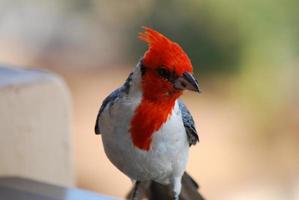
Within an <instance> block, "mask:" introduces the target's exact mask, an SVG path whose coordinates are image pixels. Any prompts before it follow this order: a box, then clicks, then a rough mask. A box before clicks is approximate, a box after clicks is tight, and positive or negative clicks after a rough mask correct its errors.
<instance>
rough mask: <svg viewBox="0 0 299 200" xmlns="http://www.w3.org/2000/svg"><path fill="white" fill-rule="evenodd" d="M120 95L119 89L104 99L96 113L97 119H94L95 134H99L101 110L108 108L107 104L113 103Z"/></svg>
mask: <svg viewBox="0 0 299 200" xmlns="http://www.w3.org/2000/svg"><path fill="white" fill-rule="evenodd" d="M120 93H121V88H118V89H116V90H115V91H113V92H112V93H111V94H110V95H109V96H107V97H106V98H105V99H104V101H103V103H102V106H101V108H100V111H99V113H98V116H97V119H96V125H95V127H94V131H95V133H96V134H100V126H99V118H100V116H101V114H102V112H103V110H104V109H105V108H106V106H108V104H110V103H112V102H114V101H115V100H116V99H117V98H118V97H119V96H120Z"/></svg>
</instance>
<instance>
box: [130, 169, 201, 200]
mask: <svg viewBox="0 0 299 200" xmlns="http://www.w3.org/2000/svg"><path fill="white" fill-rule="evenodd" d="M198 189H199V185H198V184H197V183H196V181H195V180H194V179H193V178H192V177H191V176H190V175H189V174H188V173H187V172H185V173H184V175H183V177H182V190H181V194H180V200H204V198H203V196H202V195H201V194H200V193H199V192H198ZM131 193H132V190H131V191H130V192H129V194H128V196H127V198H129V197H130V194H131ZM139 193H140V194H139V198H138V199H142V198H143V197H146V198H147V199H148V200H170V199H172V196H171V188H170V187H169V186H168V185H162V184H160V183H157V182H154V181H151V182H147V183H143V184H142V185H141V188H140V191H139Z"/></svg>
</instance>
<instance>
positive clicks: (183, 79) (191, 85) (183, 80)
mask: <svg viewBox="0 0 299 200" xmlns="http://www.w3.org/2000/svg"><path fill="white" fill-rule="evenodd" d="M174 87H175V88H176V89H179V90H191V91H194V92H198V93H200V89H199V85H198V81H197V80H196V79H195V78H194V76H193V75H192V74H191V73H190V72H184V73H183V75H182V76H180V77H179V78H177V79H176V80H175V81H174Z"/></svg>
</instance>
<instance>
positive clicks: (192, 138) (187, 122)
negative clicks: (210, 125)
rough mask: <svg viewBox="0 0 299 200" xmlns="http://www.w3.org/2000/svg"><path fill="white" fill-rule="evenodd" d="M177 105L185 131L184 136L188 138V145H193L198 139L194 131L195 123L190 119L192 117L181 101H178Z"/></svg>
mask: <svg viewBox="0 0 299 200" xmlns="http://www.w3.org/2000/svg"><path fill="white" fill-rule="evenodd" d="M178 103H179V107H180V110H181V113H182V118H183V123H184V127H185V129H186V134H187V136H188V142H189V145H190V146H191V145H195V144H196V143H197V142H199V138H198V135H197V131H196V129H195V123H194V120H193V118H192V115H191V114H190V112H189V110H188V109H187V107H186V106H185V104H184V103H183V101H181V100H178Z"/></svg>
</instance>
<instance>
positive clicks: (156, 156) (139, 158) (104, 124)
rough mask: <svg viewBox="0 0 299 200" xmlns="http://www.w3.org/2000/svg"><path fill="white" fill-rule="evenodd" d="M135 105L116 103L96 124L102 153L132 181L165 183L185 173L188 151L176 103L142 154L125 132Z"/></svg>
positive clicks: (122, 102)
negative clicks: (98, 125)
mask: <svg viewBox="0 0 299 200" xmlns="http://www.w3.org/2000/svg"><path fill="white" fill-rule="evenodd" d="M138 103H139V102H133V103H132V102H130V101H127V102H125V100H119V101H118V102H116V103H115V104H113V106H111V107H110V109H106V110H104V112H103V113H102V115H101V118H100V121H99V122H100V127H101V134H102V140H103V144H104V149H105V152H106V154H107V156H108V158H109V159H110V161H111V162H112V163H113V164H114V165H115V166H116V167H117V168H118V169H119V170H121V171H122V172H123V173H125V174H126V175H127V176H129V177H130V178H131V179H134V180H140V181H145V180H155V181H157V182H160V183H164V184H168V183H169V182H170V181H171V179H172V178H174V177H181V176H182V174H183V173H184V171H185V168H186V163H187V159H188V152H189V144H188V141H187V135H186V133H185V128H184V125H183V121H182V118H181V112H180V110H179V106H178V104H177V103H176V104H175V107H174V109H173V111H172V114H171V117H170V118H169V119H168V120H167V121H166V122H165V123H164V124H163V125H162V127H161V128H160V130H159V131H157V132H155V133H154V134H153V141H152V144H151V149H150V150H149V151H143V150H140V149H138V148H137V147H135V146H134V145H133V143H132V141H131V136H130V133H129V131H128V130H129V125H130V119H132V116H133V114H134V110H135V108H136V105H138Z"/></svg>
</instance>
